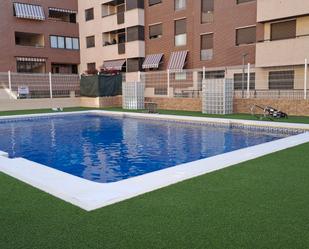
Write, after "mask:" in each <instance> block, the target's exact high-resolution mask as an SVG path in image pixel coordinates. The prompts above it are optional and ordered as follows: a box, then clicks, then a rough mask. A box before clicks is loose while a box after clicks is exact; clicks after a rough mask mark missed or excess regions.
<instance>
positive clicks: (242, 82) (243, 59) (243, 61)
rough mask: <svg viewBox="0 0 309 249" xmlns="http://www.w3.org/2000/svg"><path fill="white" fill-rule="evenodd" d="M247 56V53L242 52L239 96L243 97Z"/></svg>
mask: <svg viewBox="0 0 309 249" xmlns="http://www.w3.org/2000/svg"><path fill="white" fill-rule="evenodd" d="M247 56H248V53H243V54H242V76H241V97H242V98H244V97H245V73H246V72H245V62H246V57H247Z"/></svg>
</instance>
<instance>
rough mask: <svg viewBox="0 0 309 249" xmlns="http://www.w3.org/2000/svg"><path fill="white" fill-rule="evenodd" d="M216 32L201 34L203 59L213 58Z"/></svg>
mask: <svg viewBox="0 0 309 249" xmlns="http://www.w3.org/2000/svg"><path fill="white" fill-rule="evenodd" d="M213 40H214V34H205V35H201V60H202V61H206V60H211V59H212V58H213V43H214V42H213Z"/></svg>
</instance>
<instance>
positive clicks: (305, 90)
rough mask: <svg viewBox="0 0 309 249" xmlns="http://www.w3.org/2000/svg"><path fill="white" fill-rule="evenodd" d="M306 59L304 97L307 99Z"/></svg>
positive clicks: (306, 62)
mask: <svg viewBox="0 0 309 249" xmlns="http://www.w3.org/2000/svg"><path fill="white" fill-rule="evenodd" d="M307 77H308V59H305V78H304V99H305V100H306V99H307Z"/></svg>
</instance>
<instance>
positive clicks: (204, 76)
mask: <svg viewBox="0 0 309 249" xmlns="http://www.w3.org/2000/svg"><path fill="white" fill-rule="evenodd" d="M205 78H206V67H203V81H204V80H205Z"/></svg>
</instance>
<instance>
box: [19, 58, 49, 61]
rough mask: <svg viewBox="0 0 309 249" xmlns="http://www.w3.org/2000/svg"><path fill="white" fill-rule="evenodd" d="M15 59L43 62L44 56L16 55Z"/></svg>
mask: <svg viewBox="0 0 309 249" xmlns="http://www.w3.org/2000/svg"><path fill="white" fill-rule="evenodd" d="M16 60H17V61H28V62H45V61H46V58H38V57H16Z"/></svg>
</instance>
